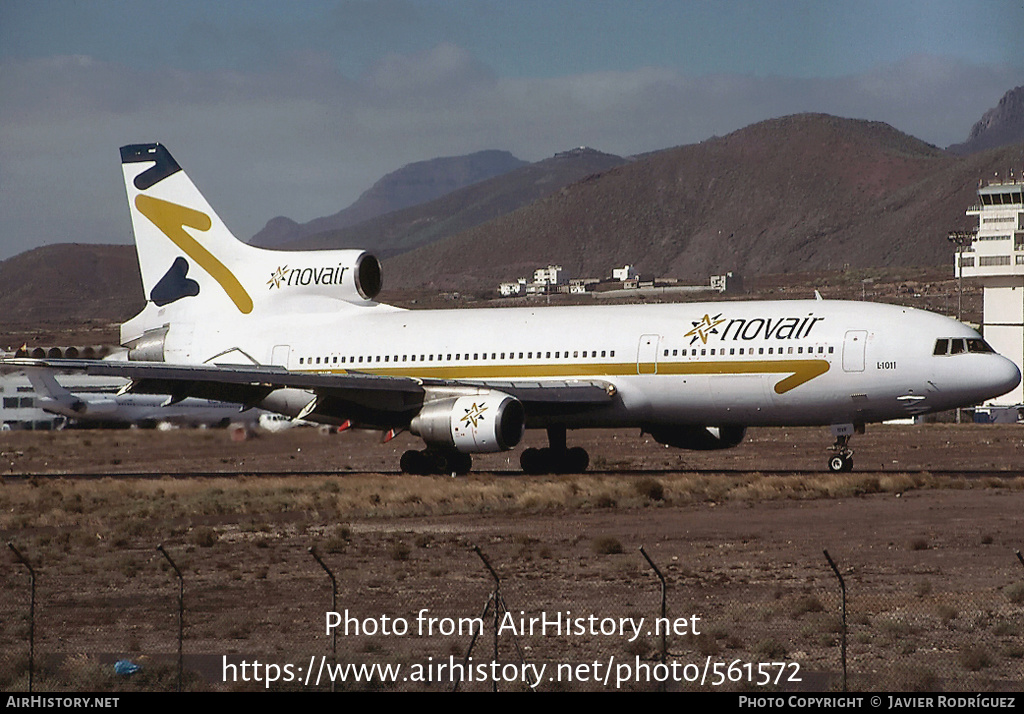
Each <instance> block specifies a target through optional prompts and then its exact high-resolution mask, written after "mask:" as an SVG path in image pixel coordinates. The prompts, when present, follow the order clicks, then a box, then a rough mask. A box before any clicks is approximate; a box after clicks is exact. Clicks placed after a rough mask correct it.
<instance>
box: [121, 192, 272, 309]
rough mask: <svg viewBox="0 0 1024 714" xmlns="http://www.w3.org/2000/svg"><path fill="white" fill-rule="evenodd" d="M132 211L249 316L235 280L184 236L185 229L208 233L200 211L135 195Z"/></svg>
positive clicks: (245, 296) (249, 301) (249, 300)
mask: <svg viewBox="0 0 1024 714" xmlns="http://www.w3.org/2000/svg"><path fill="white" fill-rule="evenodd" d="M135 207H136V208H138V209H139V212H140V213H141V214H142V215H144V216H145V217H146V218H148V219H149V220H150V221H152V223H153V225H155V226H156V227H157V228H159V229H160V231H161V232H162V233H163V234H164V235H165V236H167V237H168V238H170V239H171V242H172V243H174V245H176V246H178V247H179V248H181V249H182V250H183V251H185V254H186V255H187V256H188V257H190V258H192V260H194V261H196V263H198V264H199V267H201V268H202V269H203V270H205V271H206V272H207V273H209V274H210V277H212V278H213V279H214V280H216V281H217V282H218V283H220V286H221V287H222V288H224V292H226V293H227V294H228V297H229V298H231V301H232V302H233V303H235V307H237V308H238V309H239V311H240V312H242V313H243V314H246V315H248V314H249V313H250V312H252V298H251V297H249V293H247V292H246V291H245V288H243V287H242V284H241V283H240V282H238V278H236V277H235V276H234V274H233V273H232V272H231V271H230V270H228V268H227V266H225V265H224V263H222V262H220V261H219V260H217V258H216V257H215V256H214V255H213V254H212V253H210V251H208V250H207V249H206V248H204V247H203V246H202V245H200V244H199V242H198V241H197V240H196V239H195V238H193V237H192V236H190V235H189V234H188V231H186V230H185V226H187V227H189V228H194V229H195V230H197V231H208V230H210V226H211V225H212V222H211V221H210V217H209V216H208V215H206V214H205V213H203V212H202V211H196V210H194V209H192V208H187V207H186V206H179V205H178V204H177V203H171V202H169V201H163V200H161V199H159V198H153V197H152V196H146V195H144V194H141V193H140V194H139V195H138V196H136V197H135Z"/></svg>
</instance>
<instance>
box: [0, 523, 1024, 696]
mask: <svg viewBox="0 0 1024 714" xmlns="http://www.w3.org/2000/svg"><path fill="white" fill-rule="evenodd" d="M464 531H465V529H463V533H462V534H452V533H447V532H445V530H444V529H443V528H437V529H435V530H434V531H432V532H427V531H420V532H416V533H404V534H395V533H394V532H387V533H385V532H374V531H373V530H372V529H369V530H366V531H364V532H353V531H352V530H351V529H350V528H348V527H347V526H336V527H333V528H328V529H325V530H323V531H321V532H318V533H316V534H314V535H316V536H317V537H316V538H315V539H314V540H315V543H316V548H315V549H311V548H307V547H302V548H299V547H295V545H294V543H293V544H290V545H285V544H279V543H274V542H272V541H270V540H269V539H267V538H266V537H265V535H263V533H262V531H261V526H260V524H258V523H254V524H252V527H251V528H250V529H248V530H246V529H233V530H219V531H218V530H216V529H213V528H207V529H203V528H194V529H192V530H191V531H189V537H188V538H187V539H185V540H184V542H182V543H179V544H177V545H176V546H171V545H168V546H166V547H165V548H164V550H163V551H159V550H157V548H156V547H155V546H145V545H139V544H133V543H129V542H122V543H118V544H110V546H109V547H104V548H103V549H102V550H101V551H97V550H96V549H95V548H91V547H87V545H86V541H85V540H84V539H87V538H88V537H89V536H88V535H85V534H80V535H78V536H75V537H74V538H71V537H67V538H60V537H57V538H55V539H53V540H46V538H43V539H41V540H40V539H37V540H36V541H35V544H36V549H35V550H33V549H32V548H28V547H17V546H14V545H12V546H11V547H10V548H9V551H10V553H11V558H10V559H9V565H5V566H4V570H3V573H2V591H3V593H4V596H3V598H0V689H2V690H3V691H27V690H29V689H30V687H31V689H32V690H34V691H37V692H38V691H131V690H169V691H173V690H175V689H177V688H179V687H180V688H182V689H185V690H261V689H272V690H300V689H318V690H331V689H335V690H339V691H342V690H353V689H356V690H437V691H449V690H452V689H460V690H478V691H479V690H485V691H488V690H492V689H498V690H501V691H506V690H525V689H529V688H531V687H534V686H535V687H536V688H538V689H540V690H594V689H614V688H618V689H624V690H657V689H667V690H670V691H673V690H691V689H728V690H747V691H765V692H768V691H779V690H800V691H841V690H842V689H843V687H844V683H845V686H847V687H848V688H849V689H850V690H851V691H856V690H899V691H967V690H970V691H994V690H1013V689H1019V687H1020V683H1021V681H1022V675H1024V562H1018V559H1017V558H1016V557H1014V554H1013V552H1011V551H1007V553H1006V565H1005V568H1000V569H999V570H998V572H993V573H991V574H990V577H988V578H987V579H986V580H985V582H973V583H966V584H964V585H962V586H960V589H955V588H954V587H952V586H951V585H950V583H949V582H948V581H947V578H946V577H945V573H944V570H945V569H946V568H947V567H948V566H947V565H946V564H945V563H944V562H943V561H941V560H940V559H939V558H937V557H935V554H934V553H932V552H929V550H928V549H927V548H925V547H922V548H921V549H920V550H919V551H913V548H912V547H911V548H910V550H911V555H913V556H915V557H914V559H913V562H912V564H911V567H910V568H909V572H904V573H903V574H901V576H900V577H899V578H896V577H893V576H892V573H891V572H890V571H888V570H887V569H886V568H885V567H884V563H881V564H880V563H878V560H876V561H874V564H872V561H871V560H869V557H870V556H869V555H864V554H858V555H857V558H856V559H855V560H856V562H844V561H843V557H842V556H841V555H838V554H837V553H836V552H833V553H832V557H834V559H835V565H836V569H835V570H833V568H832V567H830V565H829V562H828V556H826V554H825V553H823V552H821V551H818V552H817V553H814V554H808V556H807V562H803V563H798V562H794V563H789V564H786V565H784V566H779V565H778V564H776V565H772V566H769V565H767V564H761V563H758V562H755V561H752V560H750V559H748V558H746V557H737V558H736V559H735V561H734V562H732V563H731V564H730V565H729V566H728V567H727V568H725V569H723V568H721V567H716V568H713V569H712V568H706V569H705V568H702V566H701V564H700V563H699V562H694V563H682V562H679V561H678V559H676V558H675V557H673V556H672V555H671V553H668V552H651V553H646V552H644V553H641V552H640V551H639V550H636V549H634V547H633V546H632V545H631V546H630V547H628V548H627V547H624V546H623V544H622V542H621V541H620V540H618V539H617V538H614V537H598V536H595V537H593V538H583V537H582V536H581V537H579V538H577V539H575V540H574V541H573V543H572V548H562V549H556V548H553V547H552V546H551V545H549V544H546V543H545V542H543V541H541V540H539V539H535V538H531V537H526V536H516V537H511V538H504V539H497V538H494V537H489V538H487V537H485V538H484V540H483V541H482V542H480V543H479V545H478V547H477V545H476V544H474V543H473V541H472V539H470V538H467V537H466V535H465V532H464ZM76 538H77V539H78V540H76ZM229 546H230V547H229ZM243 556H244V557H243ZM880 560H884V557H883V558H881V559H880ZM662 576H663V580H662V579H661V577H662ZM837 576H838V577H837ZM840 578H842V580H843V581H844V584H845V587H846V602H845V607H846V610H845V627H844V617H843V612H844V611H843V605H844V602H843V594H842V589H841V586H840ZM663 583H664V601H665V605H666V612H665V616H666V617H665V619H661V618H662V596H663ZM33 585H34V589H33ZM179 588H180V590H179ZM179 595H180V596H181V600H180V602H181V609H180V610H179ZM179 618H180V619H179ZM329 624H333V625H334V627H333V629H332V628H329V627H328V625H329ZM179 628H180V629H179ZM179 633H180V634H181V637H180V639H179ZM663 635H664V636H663ZM179 648H180V650H179ZM179 651H180V652H181V657H182V659H181V660H180V662H181V665H180V666H181V669H179V659H178V653H179ZM844 660H845V666H846V671H845V672H844Z"/></svg>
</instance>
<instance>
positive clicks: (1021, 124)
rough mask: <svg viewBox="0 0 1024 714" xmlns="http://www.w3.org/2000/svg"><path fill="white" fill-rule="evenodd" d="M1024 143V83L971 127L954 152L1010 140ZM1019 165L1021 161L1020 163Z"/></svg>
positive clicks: (996, 144) (950, 148) (954, 146)
mask: <svg viewBox="0 0 1024 714" xmlns="http://www.w3.org/2000/svg"><path fill="white" fill-rule="evenodd" d="M1020 143H1024V86H1022V87H1017V88H1016V89H1011V90H1010V91H1009V92H1007V93H1006V94H1004V95H1003V98H1002V99H1000V100H999V104H997V105H996V106H994V107H992V108H991V109H989V110H988V111H987V112H985V114H984V115H983V116H982V117H981V119H980V120H979V121H978V122H977V123H976V124H975V125H974V126H973V127H972V128H971V134H970V136H968V137H967V141H965V142H964V143H962V144H954V145H953V146H950V147H949V149H948V150H949V151H950V152H951V153H954V154H973V153H975V152H978V151H986V150H987V149H995V148H998V147H1001V146H1007V145H1009V144H1020ZM1017 167H1018V169H1019V168H1020V164H1019V163H1018V164H1017Z"/></svg>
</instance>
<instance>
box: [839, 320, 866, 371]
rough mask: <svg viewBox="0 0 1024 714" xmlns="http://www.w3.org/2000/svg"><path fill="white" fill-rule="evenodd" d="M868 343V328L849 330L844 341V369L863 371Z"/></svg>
mask: <svg viewBox="0 0 1024 714" xmlns="http://www.w3.org/2000/svg"><path fill="white" fill-rule="evenodd" d="M867 344H868V332H867V330H847V332H846V339H845V341H844V342H843V371H844V372H863V371H864V351H865V348H866V347H867Z"/></svg>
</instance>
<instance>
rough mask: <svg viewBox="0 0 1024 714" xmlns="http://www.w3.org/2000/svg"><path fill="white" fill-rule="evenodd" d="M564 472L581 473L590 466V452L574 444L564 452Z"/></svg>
mask: <svg viewBox="0 0 1024 714" xmlns="http://www.w3.org/2000/svg"><path fill="white" fill-rule="evenodd" d="M565 465H566V473H570V474H581V473H583V472H584V471H586V470H587V467H588V466H590V454H588V453H587V450H586V449H584V448H583V447H582V446H574V447H572V448H571V449H569V450H568V451H567V452H565Z"/></svg>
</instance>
